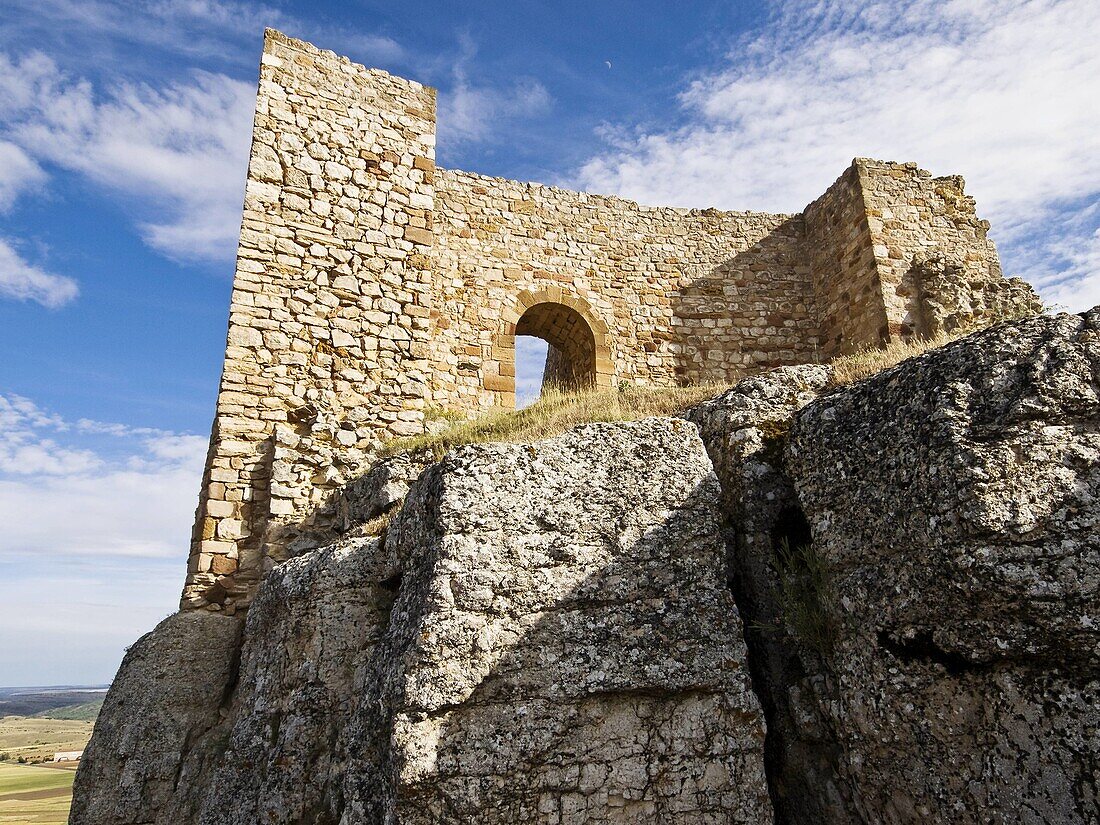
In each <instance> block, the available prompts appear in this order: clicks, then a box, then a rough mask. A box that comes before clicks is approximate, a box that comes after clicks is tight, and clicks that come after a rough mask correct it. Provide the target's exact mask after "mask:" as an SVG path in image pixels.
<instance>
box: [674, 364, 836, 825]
mask: <svg viewBox="0 0 1100 825" xmlns="http://www.w3.org/2000/svg"><path fill="white" fill-rule="evenodd" d="M831 375H832V371H831V370H830V368H829V367H827V366H821V365H817V364H807V365H805V366H800V367H782V368H780V369H776V370H772V371H771V372H768V373H765V374H763V375H759V376H754V377H751V378H747V379H745V380H744V381H741V382H740V383H739V384H738V385H737V386H736V387H734V388H733V389H731V390H729V391H727V392H725V393H723V394H722V395H720V396H718V397H717V398H714V399H712V400H710V401H706V402H704V403H702V404H700V405H698V406H697V407H695V408H694V409H692V410H690V411H689V412H688V414H687V417H688V419H689V420H691V421H693V422H694V423H696V424H697V425H698V426H699V429H700V433H701V435H702V438H703V441H704V443H705V444H706V446H707V452H708V453H709V454H710V458H711V461H712V462H713V463H714V468H715V470H716V472H717V473H718V478H719V480H720V482H721V486H722V498H721V501H722V508H721V509H722V526H723V531H724V533H725V536H726V541H727V550H728V574H729V586H730V589H731V590H732V591H733V593H734V594H735V596H736V601H737V605H738V607H739V608H740V611H741V614H742V617H743V618H744V620H745V624H746V631H745V638H746V642H747V644H748V648H749V653H750V657H749V661H750V664H751V671H752V679H753V686H754V687H755V689H756V692H757V694H758V695H759V697H760V701H761V704H762V706H763V709H764V712H765V716H766V719H767V739H766V744H765V754H766V762H767V769H768V777H769V784H770V786H771V790H772V797H773V802H774V803H775V805H776V810H777V815H778V817H779V819H780V821H784V822H786V821H791V822H807V823H809V822H821V821H824V820H826V819H827V818H828V817H829V816H830V815H833V816H837V815H838V814H843V813H845V812H846V811H847V807H846V804H845V802H844V799H843V791H842V789H841V788H840V787H838V781H837V780H838V777H837V772H836V766H835V761H836V753H835V751H836V737H835V735H833V734H832V733H831V732H830V731H829V730H828V729H827V727H825V726H824V725H823V720H822V719H821V718H820V717H821V714H820V713H819V712H818V700H817V697H818V696H819V694H820V691H821V688H822V683H823V680H824V679H825V678H826V676H825V670H824V667H823V666H822V663H821V662H820V660H819V659H818V658H817V657H816V656H814V654H813V651H812V650H807V649H806V647H805V646H804V645H802V644H800V643H799V640H798V639H797V638H795V637H792V631H791V629H789V628H788V626H787V622H786V621H785V616H784V612H785V611H784V608H785V607H786V605H785V604H784V598H783V595H782V590H783V578H784V574H785V573H786V571H785V570H784V565H783V559H782V557H781V552H780V549H781V546H782V545H783V543H784V542H786V543H787V545H788V546H789V545H790V544H791V543H795V544H798V543H806V542H809V540H810V536H809V529H808V526H807V525H806V522H805V519H804V518H803V516H802V512H801V508H800V505H799V502H798V497H797V494H796V492H795V489H794V484H793V483H792V481H791V479H790V477H789V476H788V475H787V472H786V470H785V468H784V461H783V453H784V445H785V443H786V440H787V434H788V432H789V431H790V428H791V426H792V423H793V421H794V418H795V415H796V414H797V413H798V411H799V410H801V409H802V408H803V407H805V406H806V405H807V404H809V403H810V402H812V401H814V400H816V399H817V398H818V397H819V395H820V394H821V393H822V392H823V391H825V389H826V387H827V386H828V383H829V380H830V378H831ZM842 820H843V816H838V821H842Z"/></svg>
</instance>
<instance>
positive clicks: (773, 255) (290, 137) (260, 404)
mask: <svg viewBox="0 0 1100 825" xmlns="http://www.w3.org/2000/svg"><path fill="white" fill-rule="evenodd" d="M988 228H989V225H988V224H987V223H986V222H985V221H982V220H979V219H978V218H977V216H976V214H975V206H974V201H973V199H971V198H969V197H967V196H966V195H964V194H963V181H962V179H961V178H959V177H944V178H933V177H932V176H931V175H930V174H929V173H927V172H924V171H922V170H921V169H919V168H917V167H916V165H914V164H898V163H886V162H881V161H873V160H865V159H857V160H856V161H854V162H853V164H852V165H851V166H850V167H849V168H848V169H847V170H846V171H845V172H844V173H843V174H842V175H841V176H840V178H839V179H838V180H837V181H836V182H835V183H834V184H833V185H832V186H831V187H830V188H829V189H828V190H827V191H826V192H825V194H824V195H822V196H821V197H820V198H818V199H817V200H816V201H815V202H814V203H812V204H810V205H809V206H808V207H807V208H806V209H805V210H804V211H803V212H802V213H801V214H797V215H773V214H767V213H761V212H720V211H717V210H714V209H704V210H687V209H673V208H666V207H646V206H639V205H638V204H635V203H633V202H631V201H627V200H623V199H621V198H616V197H609V196H600V195H590V194H585V193H579V192H570V191H566V190H563V189H557V188H553V187H548V186H541V185H538V184H533V183H522V182H517V181H511V180H503V179H500V178H490V177H484V176H481V175H477V174H473V173H469V172H460V171H454V170H443V169H439V168H437V167H436V166H435V92H434V90H432V89H430V88H428V87H425V86H423V85H421V84H419V83H416V82H413V81H409V80H404V79H402V78H398V77H393V76H391V75H389V74H387V73H385V72H382V71H379V70H376V69H367V68H364V67H362V66H359V65H356V64H354V63H352V62H350V61H349V60H347V59H346V58H342V57H339V56H337V55H335V54H333V53H331V52H325V51H320V50H318V49H317V48H315V47H313V46H311V45H309V44H308V43H303V42H301V41H297V40H292V39H290V38H288V37H285V36H284V35H282V34H280V33H278V32H275V31H270V30H269V31H268V32H267V33H266V35H265V42H264V51H263V59H262V63H261V69H260V82H259V93H258V97H257V104H256V117H255V125H254V131H253V143H252V153H251V158H250V162H249V168H248V183H247V187H246V190H245V203H244V217H243V222H242V227H241V236H240V246H239V249H238V257H237V267H236V274H235V278H234V284H233V295H232V303H231V306H230V317H229V331H228V343H227V347H226V355H225V366H224V371H223V374H222V380H221V386H220V391H219V394H218V401H217V411H216V414H215V419H214V425H213V431H212V435H211V443H210V451H209V455H208V459H207V466H206V471H205V474H204V477H203V483H202V490H201V493H200V501H199V508H198V513H197V519H196V524H195V530H194V535H193V537H192V544H191V554H190V560H189V565H188V577H187V584H186V587H185V590H184V596H183V605H184V607H191V608H206V609H214V610H224V611H226V612H230V613H232V612H235V611H236V610H237V609H239V608H240V607H242V606H245V605H247V603H248V600H249V599H250V598H251V595H252V593H253V590H254V588H255V585H256V583H257V582H258V581H259V579H260V577H261V576H262V574H263V572H264V571H265V570H266V569H267V568H268V567H269V566H270V565H271V564H273V563H275V562H277V561H280V560H281V559H282V558H285V556H286V555H287V552H288V551H287V548H286V543H285V540H284V538H282V537H285V535H286V530H285V528H286V527H287V526H288V525H289V526H293V525H294V524H297V523H301V522H302V521H303V520H305V519H307V518H308V517H309V514H310V513H311V512H312V511H313V510H314V509H315V508H317V507H318V505H319V504H321V503H322V502H323V501H324V500H325V498H326V496H328V495H329V494H330V492H331V491H332V490H334V489H335V488H336V487H338V486H340V485H341V484H343V483H344V482H346V481H347V480H348V479H349V478H352V477H354V476H355V475H356V473H357V472H359V471H361V470H362V468H364V467H365V466H366V464H367V463H368V461H369V459H370V458H371V456H372V455H373V453H374V451H375V450H376V449H377V448H378V446H379V445H380V444H381V443H382V442H383V441H384V440H386V439H389V438H393V437H396V436H404V435H411V434H414V433H418V432H421V431H422V429H423V426H424V421H425V415H426V412H430V411H431V410H439V409H443V410H449V411H454V412H458V413H463V414H473V413H476V412H477V411H478V410H482V409H485V408H488V407H491V406H494V405H504V406H509V405H513V404H514V403H515V336H516V335H517V334H521V335H534V336H538V337H540V338H543V339H545V340H546V341H547V342H548V343H549V344H550V350H549V356H548V359H547V377H548V379H549V380H555V381H558V382H560V383H564V384H566V385H572V386H596V387H611V386H615V385H617V384H618V383H619V382H624V381H625V382H629V383H632V384H643V385H672V384H678V383H689V382H695V381H732V380H734V379H735V378H737V377H738V376H741V375H743V374H745V373H746V372H750V371H754V370H760V369H762V368H766V367H772V366H777V365H785V364H798V363H805V362H810V361H816V360H823V359H828V358H829V357H830V356H832V355H834V354H837V353H843V352H847V351H850V350H852V349H854V348H859V347H862V346H867V345H875V344H878V343H880V342H883V341H886V340H889V339H891V338H893V337H895V336H901V337H906V336H912V335H923V334H928V333H931V332H935V331H938V330H940V329H945V328H946V329H950V328H952V327H957V326H963V325H969V324H973V323H976V322H980V321H982V320H983V319H984V320H988V319H993V318H997V317H1001V316H1004V315H1011V314H1018V312H1019V311H1020V310H1027V309H1033V308H1035V296H1034V294H1033V293H1032V292H1031V290H1030V288H1029V287H1027V286H1026V285H1025V284H1023V283H1022V282H1020V281H1013V280H1005V279H1004V278H1002V276H1001V271H1000V265H999V263H998V260H997V254H996V250H995V249H994V247H993V244H992V242H991V241H990V240H989V239H988V238H987V236H986V232H987V230H988Z"/></svg>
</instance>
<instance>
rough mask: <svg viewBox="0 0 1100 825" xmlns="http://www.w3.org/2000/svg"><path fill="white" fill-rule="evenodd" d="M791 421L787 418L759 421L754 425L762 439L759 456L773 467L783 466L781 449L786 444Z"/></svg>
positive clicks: (792, 421)
mask: <svg viewBox="0 0 1100 825" xmlns="http://www.w3.org/2000/svg"><path fill="white" fill-rule="evenodd" d="M793 423H794V420H793V419H791V418H787V419H785V420H782V421H761V422H760V423H759V424H757V425H756V426H757V429H759V430H760V438H761V440H762V441H763V445H762V449H761V450H760V457H761V458H763V459H764V461H766V462H767V463H768V464H770V465H772V466H773V467H782V466H783V450H784V448H785V447H786V446H787V437H788V436H789V435H790V432H791V425H792V424H793Z"/></svg>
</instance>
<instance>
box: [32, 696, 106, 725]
mask: <svg viewBox="0 0 1100 825" xmlns="http://www.w3.org/2000/svg"><path fill="white" fill-rule="evenodd" d="M102 707H103V700H102V699H96V700H95V701H94V702H82V703H80V704H78V705H65V706H64V707H60V708H54V709H53V710H46V711H42V713H36V714H35V716H36V717H37V718H40V719H63V720H68V721H73V722H94V721H95V718H96V717H97V716H99V709H100V708H102Z"/></svg>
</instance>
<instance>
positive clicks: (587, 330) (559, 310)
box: [515, 301, 596, 407]
mask: <svg viewBox="0 0 1100 825" xmlns="http://www.w3.org/2000/svg"><path fill="white" fill-rule="evenodd" d="M515 335H516V357H517V363H516V367H517V369H516V389H517V390H518V389H519V388H520V380H521V375H520V372H519V367H520V363H519V361H518V358H519V352H520V351H519V342H520V341H521V340H522V339H524V338H527V337H534V338H539V339H542V340H543V341H545V342H546V350H545V352H546V355H545V362H544V366H543V368H542V380H541V382H540V385H541V390H540V392H542V391H545V390H547V389H555V390H563V391H566V392H574V391H577V390H584V389H589V388H591V387H594V386H595V385H596V336H595V333H594V332H593V330H592V327H591V326H590V325H589V323H588V321H586V320H585V318H584V316H583V315H581V314H580V312H578V311H577V310H576V309H574V308H573V307H571V306H568V305H567V304H564V303H561V304H559V303H556V302H554V301H543V302H540V303H537V304H535V305H534V306H532V307H530V308H528V309H527V310H526V311H525V312H524V313H523V315H522V316H521V317H520V319H519V321H517V322H516V327H515ZM527 346H528V349H529V350H532V351H533V350H534V347H532V346H530V345H527ZM528 370H529V373H528V374H530V372H531V371H532V370H530V368H528ZM528 386H530V384H528ZM516 406H517V407H519V406H523V404H521V403H520V402H519V399H518V395H517V404H516Z"/></svg>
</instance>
